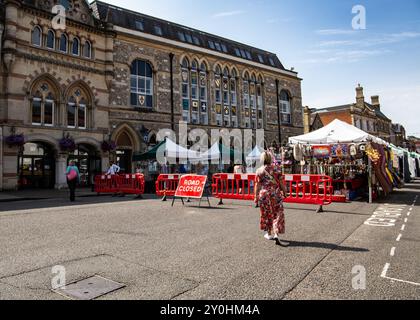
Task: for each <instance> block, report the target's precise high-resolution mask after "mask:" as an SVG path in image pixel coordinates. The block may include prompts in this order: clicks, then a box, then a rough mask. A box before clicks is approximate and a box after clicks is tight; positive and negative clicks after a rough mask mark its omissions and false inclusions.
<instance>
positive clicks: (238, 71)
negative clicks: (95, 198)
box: [0, 0, 303, 189]
mask: <svg viewBox="0 0 420 320" xmlns="http://www.w3.org/2000/svg"><path fill="white" fill-rule="evenodd" d="M56 4H62V5H63V6H64V7H65V9H66V20H65V28H62V29H58V28H55V29H54V27H55V25H54V24H53V21H54V18H56V17H57V15H56V14H53V13H52V8H53V6H54V5H56ZM3 30H4V31H3ZM0 36H1V41H0V44H1V43H3V46H2V47H1V63H0V81H1V86H0V138H1V141H2V143H1V146H0V148H1V150H0V151H1V153H0V157H1V158H0V173H1V177H2V179H1V180H0V189H14V188H16V187H42V188H54V187H56V188H60V187H63V186H65V182H66V180H65V174H64V170H65V167H66V165H67V163H68V161H69V160H70V159H74V160H76V161H77V162H78V163H79V165H80V167H81V168H82V177H83V179H82V180H83V182H84V183H85V184H86V185H89V184H90V183H91V182H92V179H93V176H94V175H95V174H96V173H98V172H101V171H103V170H105V169H106V167H107V166H108V164H109V161H110V160H112V159H115V158H117V159H118V160H119V161H120V164H121V166H122V167H123V169H124V171H126V172H132V171H133V170H134V164H133V162H132V156H133V154H135V153H141V152H144V151H146V150H148V148H150V146H151V145H153V144H155V143H156V133H157V132H158V131H159V130H160V129H162V128H174V129H175V131H176V130H177V128H178V123H179V121H182V120H183V121H185V122H187V123H189V128H190V129H191V128H202V129H204V130H206V131H208V132H209V131H210V130H211V129H213V128H218V129H220V128H228V129H234V128H237V129H240V130H243V129H246V128H250V129H257V128H263V129H265V142H266V144H267V145H272V144H278V143H279V136H280V135H281V140H282V141H280V142H282V143H284V142H285V141H287V139H288V137H290V136H295V135H299V134H301V133H302V132H303V123H302V103H301V79H300V78H298V76H297V73H296V72H294V71H291V70H287V69H286V68H284V66H283V65H282V63H281V62H280V60H279V59H278V57H277V56H276V55H275V54H273V53H270V52H267V51H265V50H261V49H258V48H254V47H251V46H248V45H245V44H242V43H238V42H235V41H231V40H228V39H225V38H222V37H219V36H215V35H211V34H208V33H205V32H201V31H198V30H194V29H191V28H188V27H185V26H181V25H178V24H175V23H171V22H168V21H164V20H161V19H157V18H153V17H150V16H146V15H143V14H140V13H137V12H133V11H130V10H126V9H122V8H117V7H115V6H112V5H109V4H106V3H104V2H99V1H96V2H93V3H92V4H88V3H87V2H86V1H83V0H66V1H62V0H48V1H45V0H0ZM279 118H280V119H281V122H282V124H281V131H280V134H279V125H278V119H279ZM21 134H22V135H23V137H24V145H23V146H22V145H21V143H20V142H19V139H17V138H18V137H19V136H20V135H21ZM63 137H64V138H66V137H68V138H69V139H68V140H65V139H63ZM15 138H16V139H15ZM10 139H11V140H12V141H15V144H10V143H6V140H7V141H8V142H10V141H11V140H10ZM13 139H15V140H13ZM69 141H70V142H72V141H74V143H75V145H76V148H75V150H73V149H74V148H72V147H70V148H67V149H66V146H67V147H68V145H67V144H68V142H69ZM107 141H114V142H115V143H116V144H117V150H116V151H115V152H108V151H107V150H106V148H103V144H104V142H107Z"/></svg>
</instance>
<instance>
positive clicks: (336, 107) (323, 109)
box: [314, 104, 353, 113]
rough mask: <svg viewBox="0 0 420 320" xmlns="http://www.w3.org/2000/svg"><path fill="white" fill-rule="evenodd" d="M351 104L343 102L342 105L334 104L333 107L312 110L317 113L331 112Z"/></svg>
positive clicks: (344, 108) (343, 108)
mask: <svg viewBox="0 0 420 320" xmlns="http://www.w3.org/2000/svg"><path fill="white" fill-rule="evenodd" d="M352 105H353V104H344V105H342V106H335V107H328V108H321V109H316V110H315V111H314V112H316V113H318V112H331V111H340V110H347V109H350V107H351V106H352Z"/></svg>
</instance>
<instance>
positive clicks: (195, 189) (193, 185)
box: [175, 174, 207, 199]
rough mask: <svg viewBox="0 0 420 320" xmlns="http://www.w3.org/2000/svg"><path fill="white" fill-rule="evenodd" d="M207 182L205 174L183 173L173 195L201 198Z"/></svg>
mask: <svg viewBox="0 0 420 320" xmlns="http://www.w3.org/2000/svg"><path fill="white" fill-rule="evenodd" d="M206 182H207V176H197V175H191V174H190V175H185V176H182V177H181V179H180V180H179V184H178V188H177V189H176V193H175V197H178V198H192V199H201V198H202V197H203V192H204V187H205V185H206Z"/></svg>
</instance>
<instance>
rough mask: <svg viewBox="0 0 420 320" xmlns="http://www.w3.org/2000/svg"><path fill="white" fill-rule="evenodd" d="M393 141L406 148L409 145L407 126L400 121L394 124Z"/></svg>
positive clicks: (396, 144)
mask: <svg viewBox="0 0 420 320" xmlns="http://www.w3.org/2000/svg"><path fill="white" fill-rule="evenodd" d="M391 133H392V135H391V143H392V144H394V145H395V146H397V147H402V148H405V147H406V146H407V135H406V132H405V128H404V127H403V126H402V125H401V124H399V123H393V124H392V131H391Z"/></svg>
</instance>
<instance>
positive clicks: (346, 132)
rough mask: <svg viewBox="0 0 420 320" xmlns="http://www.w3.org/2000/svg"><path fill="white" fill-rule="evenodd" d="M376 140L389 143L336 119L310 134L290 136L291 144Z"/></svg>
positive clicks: (384, 143)
mask: <svg viewBox="0 0 420 320" xmlns="http://www.w3.org/2000/svg"><path fill="white" fill-rule="evenodd" d="M368 141H370V142H375V143H379V144H382V145H387V142H385V141H384V140H382V139H379V138H377V137H375V136H372V135H371V134H369V133H366V132H364V131H363V130H360V129H359V128H356V127H355V126H352V125H350V124H348V123H346V122H343V121H341V120H338V119H336V120H334V121H333V122H331V123H330V124H328V125H327V126H325V127H323V128H321V129H319V130H317V131H314V132H310V133H308V134H304V135H301V136H297V137H293V138H289V143H290V144H310V145H328V144H339V143H343V144H346V143H363V142H368Z"/></svg>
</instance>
